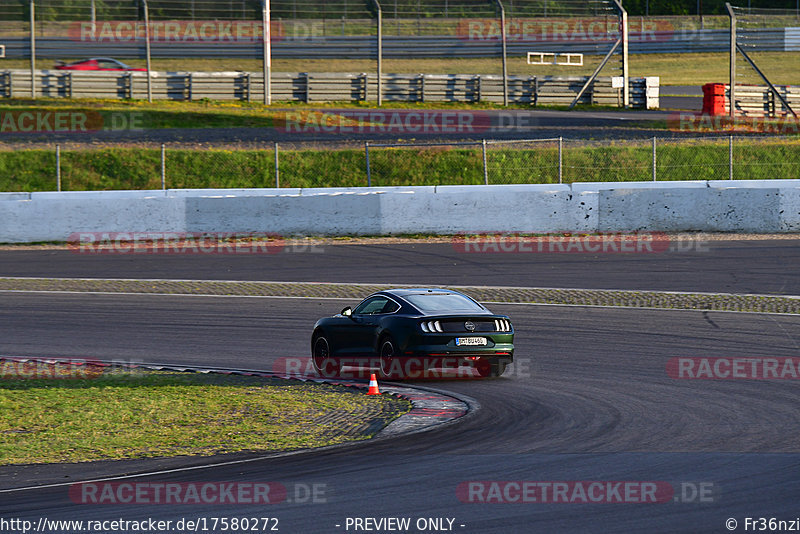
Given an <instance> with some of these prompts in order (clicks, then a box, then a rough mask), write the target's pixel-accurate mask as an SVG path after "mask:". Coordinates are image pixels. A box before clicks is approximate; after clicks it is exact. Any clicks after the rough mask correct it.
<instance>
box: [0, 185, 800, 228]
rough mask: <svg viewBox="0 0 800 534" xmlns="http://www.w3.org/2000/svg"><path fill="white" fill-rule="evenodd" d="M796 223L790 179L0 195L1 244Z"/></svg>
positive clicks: (797, 189)
mask: <svg viewBox="0 0 800 534" xmlns="http://www.w3.org/2000/svg"><path fill="white" fill-rule="evenodd" d="M645 230H646V231H662V232H682V231H705V232H710V231H722V232H796V231H800V180H766V181H713V182H704V181H691V182H635V183H602V182H601V183H581V184H573V185H566V184H565V185H558V184H554V185H493V186H436V187H434V186H430V187H382V188H378V187H373V188H349V189H348V188H335V189H333V188H332V189H204V190H185V189H181V190H167V191H95V192H64V193H55V192H47V193H0V242H32V241H65V240H67V238H68V237H69V236H70V235H71V234H73V233H75V232H159V231H161V232H264V233H276V234H281V235H292V234H301V235H385V234H403V233H441V234H456V233H460V232H535V233H548V232H633V231H645Z"/></svg>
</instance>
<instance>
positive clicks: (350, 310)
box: [339, 306, 353, 317]
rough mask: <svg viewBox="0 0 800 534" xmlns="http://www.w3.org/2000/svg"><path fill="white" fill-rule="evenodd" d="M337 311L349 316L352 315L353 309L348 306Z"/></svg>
mask: <svg viewBox="0 0 800 534" xmlns="http://www.w3.org/2000/svg"><path fill="white" fill-rule="evenodd" d="M339 313H341V314H342V315H344V316H345V317H350V316H352V315H353V310H352V308H350V306H348V307H346V308H345V309H343V310H342V311H340V312H339Z"/></svg>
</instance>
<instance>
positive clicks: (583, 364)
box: [0, 241, 800, 533]
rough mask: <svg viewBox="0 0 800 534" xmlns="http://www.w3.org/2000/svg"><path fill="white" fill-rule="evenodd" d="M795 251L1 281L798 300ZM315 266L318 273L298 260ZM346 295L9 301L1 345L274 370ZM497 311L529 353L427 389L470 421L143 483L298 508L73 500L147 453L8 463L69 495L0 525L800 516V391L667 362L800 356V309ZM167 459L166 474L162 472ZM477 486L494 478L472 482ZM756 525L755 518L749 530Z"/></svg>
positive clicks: (341, 260) (674, 521)
mask: <svg viewBox="0 0 800 534" xmlns="http://www.w3.org/2000/svg"><path fill="white" fill-rule="evenodd" d="M442 246H443V247H448V246H449V245H442ZM796 248H797V242H796V241H774V242H733V241H730V242H720V243H719V245H717V248H714V247H712V249H711V250H710V251H705V252H703V253H683V254H682V255H678V254H677V253H676V254H675V255H674V256H673V255H670V254H664V255H662V256H654V257H653V259H649V258H648V259H641V258H638V259H636V258H633V259H631V258H627V259H626V257H622V256H620V257H618V258H612V257H610V256H609V257H608V258H606V257H600V258H583V257H570V256H569V255H547V256H544V255H543V256H535V257H526V258H524V259H523V258H521V257H520V256H518V255H504V256H501V257H499V258H498V257H497V255H494V258H489V259H486V258H483V256H487V257H488V256H492V255H474V256H476V258H470V259H469V260H466V259H461V260H460V261H461V262H464V263H463V264H461V263H459V264H458V265H456V266H452V267H448V261H450V262H452V260H453V259H454V254H450V255H448V254H447V253H446V252H445V251H444V250H441V249H439V248H437V247H434V246H432V245H426V246H419V245H414V246H405V248H404V246H389V245H385V246H384V245H381V246H357V247H344V246H342V245H339V246H330V247H327V248H326V249H325V250H324V251H322V252H320V253H319V256H315V255H314V254H310V253H307V254H297V255H296V256H297V258H296V259H295V258H294V257H293V256H292V255H291V254H284V255H282V256H281V258H282V259H283V261H286V262H287V265H285V266H283V267H281V266H280V265H278V264H279V263H280V262H276V263H274V264H272V263H269V262H270V261H275V260H274V259H273V257H271V256H270V257H267V256H264V257H261V258H255V257H251V258H241V257H239V258H223V257H220V258H217V257H205V256H204V257H185V258H179V257H167V256H149V257H146V258H144V259H139V258H136V259H134V258H129V257H112V256H103V257H88V258H84V257H82V256H79V255H77V254H76V255H72V256H57V255H56V256H54V255H53V254H54V253H52V252H24V251H17V252H11V253H10V252H8V251H3V252H0V259H2V261H1V262H0V264H1V265H2V272H0V275H3V276H8V275H17V276H18V275H21V274H24V275H27V276H95V277H107V278H114V277H134V276H136V277H152V278H195V277H196V278H220V277H222V278H226V279H264V280H269V279H281V278H283V277H286V278H287V279H288V277H289V276H290V273H291V272H292V268H294V269H295V275H296V276H295V277H294V278H293V279H298V280H303V279H306V278H308V279H315V280H319V281H350V282H369V281H380V282H396V283H409V282H410V281H412V280H415V281H417V282H419V283H420V284H423V283H457V282H459V283H472V284H482V285H533V286H547V285H551V284H553V285H555V284H559V283H561V284H563V287H594V286H593V284H600V287H618V288H626V287H648V288H651V289H660V288H671V289H691V290H705V291H740V292H759V293H768V292H770V293H783V294H798V293H800V292H798V284H797V274H796V272H794V273H793V272H791V271H792V270H795V271H796V269H795V268H794V266H795V265H797V263H796V257H797V252H796V251H795V250H794V249H796ZM450 250H452V249H450ZM67 254H69V253H67ZM477 256H481V258H477ZM314 257H319V259H312V258H314ZM71 258H72V259H71ZM348 258H349V259H348ZM490 260H491V261H490ZM589 260H592V261H589ZM217 261H218V262H221V263H215V262H217ZM258 261H264V262H267V263H266V265H265V264H258V263H257V262H258ZM303 261H304V262H305V265H304V266H300V263H302V262H303ZM292 262H296V263H294V264H293V263H292ZM337 265H338V267H337ZM292 266H294V267H292ZM448 269H449V270H448ZM704 269H708V270H709V271H710V272H708V273H705V272H704ZM471 271H474V277H473V276H471V274H470V272H471ZM557 271H558V273H557ZM214 272H216V273H217V275H216V276H213V275H212V274H213V273H214ZM136 273H138V275H137V274H136ZM259 273H260V275H261V276H259ZM615 273H616V274H615ZM167 274H169V276H167ZM539 275H541V276H539ZM371 277H374V278H371ZM540 280H545V282H540ZM648 281H649V282H650V283H649V284H647V285H646V286H645V284H646V283H647V282H648ZM625 284H627V285H625ZM345 304H349V302H346V301H339V300H311V299H287V298H236V297H201V296H170V295H90V294H58V293H2V294H0V325H2V327H0V328H1V330H0V331H1V332H2V336H0V354H6V355H29V356H62V357H80V358H100V359H106V360H108V359H122V360H138V361H152V362H161V363H177V364H181V363H182V364H193V365H211V366H213V365H217V366H223V365H224V366H227V367H243V368H259V369H266V370H269V369H271V367H272V366H273V365H274V364H275V362H276V361H278V359H279V358H282V357H304V356H307V351H308V349H307V345H308V340H307V337H308V331H309V328H310V326H311V324H313V322H314V320H315V319H316V318H318V317H320V316H322V315H325V314H331V313H335V312H336V311H338V310H339V309H340V308H341V307H342V306H344V305H345ZM491 307H492V309H493V310H494V311H498V312H501V313H506V314H508V315H510V316H511V318H512V319H513V321H514V324H515V328H516V330H517V337H516V340H515V342H516V345H517V351H516V354H515V359H516V363H515V365H514V367H512V368H510V369H509V372H508V373H507V375H506V376H504V377H502V378H500V379H496V380H484V381H461V382H457V381H439V382H425V383H424V385H425V386H428V387H435V388H439V389H442V390H447V391H452V392H455V393H459V394H464V395H468V396H470V397H472V398H474V399H476V400H477V401H478V402H479V403H480V409H479V410H478V411H477V412H475V413H474V414H472V415H471V416H468V417H467V418H466V419H465V420H464V421H462V422H459V423H457V424H455V425H451V426H449V427H446V428H441V429H434V430H432V431H429V432H425V433H422V434H416V435H411V436H405V437H400V438H397V439H393V440H387V441H382V442H373V443H364V444H360V445H356V446H352V447H348V448H341V449H335V450H331V451H324V452H310V453H303V454H299V455H295V456H289V457H283V458H279V459H269V460H259V461H253V462H248V463H242V464H236V465H228V466H219V467H209V468H205V469H197V470H190V471H177V472H169V473H159V474H153V475H149V476H147V477H145V478H143V479H136V481H138V482H158V483H167V482H204V481H239V482H265V481H269V482H278V483H281V484H283V486H285V487H286V488H287V492H288V494H287V496H288V499H289V500H290V501H292V502H288V501H284V502H281V503H276V504H270V505H261V506H255V505H248V504H235V505H234V504H226V505H222V506H209V505H202V506H199V505H194V504H181V505H153V504H143V503H139V504H120V505H108V504H106V505H87V504H75V503H73V502H72V501H71V500H70V498H69V496H68V484H69V483H71V482H73V481H76V480H85V479H88V478H94V477H98V476H105V475H109V474H112V473H127V472H137V471H145V470H148V462H129V463H99V464H91V465H87V466H77V467H76V466H56V467H33V468H31V467H24V468H22V467H5V468H0V488H14V487H20V486H26V485H34V484H39V483H45V482H47V483H53V482H58V483H64V484H67V485H59V486H53V487H47V488H41V489H32V490H26V491H12V492H3V493H0V518H12V517H13V518H20V519H26V520H30V521H33V522H34V524H36V523H37V522H38V521H39V519H40V518H47V519H48V520H52V519H73V520H116V519H123V520H143V519H147V518H154V519H163V520H172V521H177V520H179V519H181V518H186V519H190V520H197V519H200V518H205V519H206V520H209V519H210V518H213V517H218V518H219V517H228V518H233V517H238V518H244V517H274V518H278V528H279V531H281V532H298V533H299V532H356V531H361V532H364V531H367V530H365V529H361V530H356V529H355V528H354V527H353V526H352V525H350V526H349V528H348V527H347V525H348V523H347V518H356V517H358V518H365V517H371V518H389V517H401V518H403V517H404V518H410V519H411V522H412V525H414V523H415V522H416V521H417V520H418V519H426V518H449V519H453V523H452V527H448V525H449V523H448V522H447V521H444V523H443V527H442V528H441V529H440V530H444V529H447V528H451V529H452V531H456V532H465V533H467V532H498V533H500V532H729V531H730V530H729V529H728V528H726V521H727V520H729V519H730V518H733V519H735V520H737V521H738V529H737V530H739V531H742V530H744V529H745V525H746V518H747V517H750V518H760V517H764V518H765V519H766V520H767V521H768V520H769V519H770V518H773V517H774V518H776V519H779V520H786V521H789V520H795V519H797V517H798V516H800V508H798V502H799V499H798V497H800V485H799V484H798V473H800V443H798V441H797V435H798V433H799V431H800V421H799V420H798V419H799V418H798V415H797V406H798V400H800V390H798V381H797V380H791V379H788V380H775V379H768V380H752V379H738V380H724V379H721V380H689V379H675V378H672V377H671V376H670V373H669V372H668V362H669V361H670V359H672V358H687V357H709V358H711V357H725V358H753V357H770V358H773V357H777V358H780V357H797V355H798V351H799V350H800V317H795V316H787V315H768V314H746V313H723V312H703V311H675V310H646V309H624V308H588V307H563V306H538V305H510V304H509V305H492V306H491ZM188 463H197V461H196V460H194V461H190V462H188ZM179 464H180V462H177V463H171V464H169V467H172V468H174V467H176V466H177V465H179ZM152 465H153V466H154V468H158V467H164V465H163V464H158V463H157V462H155V463H152ZM478 481H482V483H483V484H484V485H483V486H480V485H475V484H476V483H477V482H478ZM489 481H497V482H500V483H503V484H504V485H503V486H497V485H495V486H497V487H506V488H512V489H513V486H510V485H505V482H509V481H511V482H514V481H517V482H522V481H527V482H538V483H541V485H542V486H546V483H548V482H563V481H569V482H571V483H576V485H579V484H581V483H584V484H589V483H591V482H592V481H594V482H598V481H601V482H604V483H619V482H621V483H625V482H626V481H627V482H628V483H645V482H647V483H654V484H656V485H657V486H658V487H659V488H661V489H665V488H666V489H668V490H669V491H667V492H666V493H659V495H660V497H659V499H658V500H659V501H663V502H657V503H651V502H647V503H642V502H634V501H635V500H636V496H635V495H634V494H631V495H627V496H626V497H625V499H624V501H625V502H581V499H580V498H575V497H574V496H573V497H572V498H571V499H569V501H570V502H563V501H559V502H555V503H554V502H524V503H522V502H515V503H508V502H504V503H498V502H489V503H486V502H475V501H480V500H481V499H482V498H486V497H487V496H489V495H491V493H489V492H488V491H483V490H480V491H477V490H476V491H474V492H472V493H470V492H467V491H464V488H465V487H467V486H466V484H469V483H470V482H472V483H473V486H471V487H473V488H480V487H484V488H489V487H492V486H491V484H490V483H489ZM129 482H131V481H129ZM314 485H316V487H317V488H318V489H319V490H320V492H319V494H318V495H317V498H316V499H310V498H307V492H306V490H307V488H310V487H315V486H314ZM540 487H541V486H540ZM623 495H624V493H623ZM515 496H517V497H519V494H517V493H514V492H513V491H512V492H510V493H507V494H506V495H505V496H504V495H503V494H502V492H501V494H500V497H499V499H497V498H496V499H495V501H496V500H503V499H506V500H513V498H514V497H515ZM495 497H497V495H495ZM489 500H491V499H489ZM584 500H585V499H584ZM465 501H466V502H465ZM612 501H613V500H612ZM337 525H338V526H337ZM729 525H731V524H730V523H729ZM428 526H429V527H430V524H428ZM731 526H732V525H731ZM750 530H751V531H752V530H754V529H753V527H752V524H751V525H750ZM199 531H202V530H199ZM261 531H263V530H259V532H261ZM373 531H380V532H388V531H390V530H386V529H384V530H373ZM411 531H417V529H414V528H412V529H411ZM425 531H436V529H433V528H428V529H427V530H425ZM229 532H230V530H229Z"/></svg>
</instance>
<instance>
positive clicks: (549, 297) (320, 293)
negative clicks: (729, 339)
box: [0, 278, 800, 314]
mask: <svg viewBox="0 0 800 534" xmlns="http://www.w3.org/2000/svg"><path fill="white" fill-rule="evenodd" d="M389 287H408V286H401V285H394V286H386V285H376V284H332V283H312V282H232V281H215V280H116V279H110V280H103V279H76V278H0V290H1V291H74V292H81V293H142V294H173V295H230V296H262V297H309V298H342V299H353V300H359V299H361V298H363V297H365V296H366V295H368V294H369V293H372V292H374V291H380V290H382V289H387V288H389ZM444 287H449V288H451V289H456V290H458V291H463V292H464V293H467V294H468V295H470V296H472V297H473V298H475V299H477V300H479V301H481V302H498V303H532V304H570V305H578V306H624V307H634V308H664V309H681V310H687V309H688V310H709V311H711V310H713V311H739V312H766V313H790V314H795V313H800V297H796V296H773V295H737V294H730V293H681V292H668V291H629V290H610V289H554V288H531V287H486V286H477V287H474V286H444Z"/></svg>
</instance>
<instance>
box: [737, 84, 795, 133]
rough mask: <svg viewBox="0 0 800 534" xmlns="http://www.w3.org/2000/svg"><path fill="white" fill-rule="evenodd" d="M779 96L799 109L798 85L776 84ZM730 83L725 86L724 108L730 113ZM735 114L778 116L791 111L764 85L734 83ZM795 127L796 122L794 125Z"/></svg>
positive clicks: (793, 107)
mask: <svg viewBox="0 0 800 534" xmlns="http://www.w3.org/2000/svg"><path fill="white" fill-rule="evenodd" d="M775 89H777V90H778V91H779V92H780V94H781V96H783V98H784V99H785V100H786V102H788V104H789V106H791V107H792V109H794V110H797V109H800V87H797V86H791V85H788V86H787V85H784V86H776V87H775ZM730 97H731V92H730V85H726V86H725V110H726V112H728V113H730ZM735 97H736V114H737V115H739V114H742V115H744V116H745V117H780V116H784V115H787V114H790V113H791V111H790V110H789V109H787V108H786V106H784V105H783V102H781V99H780V98H777V97H776V95H775V93H773V92H772V90H771V89H770V88H769V87H767V86H766V85H736V91H735ZM794 127H795V128H796V127H797V124H795V125H794Z"/></svg>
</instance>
